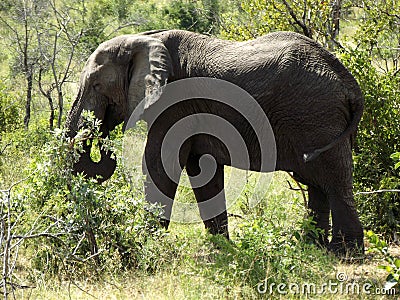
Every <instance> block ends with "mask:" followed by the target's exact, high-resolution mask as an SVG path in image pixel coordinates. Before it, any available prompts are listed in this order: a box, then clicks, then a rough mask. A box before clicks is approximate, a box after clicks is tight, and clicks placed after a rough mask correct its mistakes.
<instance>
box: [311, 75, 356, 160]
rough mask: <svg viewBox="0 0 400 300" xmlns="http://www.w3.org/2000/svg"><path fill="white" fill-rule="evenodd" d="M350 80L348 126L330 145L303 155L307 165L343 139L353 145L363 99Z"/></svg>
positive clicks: (354, 82) (354, 81)
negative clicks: (350, 116) (349, 118)
mask: <svg viewBox="0 0 400 300" xmlns="http://www.w3.org/2000/svg"><path fill="white" fill-rule="evenodd" d="M349 75H350V76H351V74H349ZM348 79H350V78H348ZM351 79H352V81H353V84H355V85H353V86H355V89H354V90H353V93H352V97H350V108H351V115H352V119H351V121H350V124H349V125H348V126H347V128H346V129H345V130H344V131H343V132H342V133H341V134H340V135H339V136H338V137H337V138H336V139H335V140H334V141H332V142H331V143H330V144H328V145H326V146H325V147H322V148H319V149H316V150H314V151H313V152H310V153H304V154H303V159H304V162H306V163H307V162H310V161H312V160H314V159H316V158H317V157H318V156H319V155H320V154H321V153H323V152H325V151H328V150H329V149H331V148H333V147H335V146H336V145H337V144H339V143H340V142H342V141H344V140H345V139H347V138H349V137H350V140H351V145H352V146H353V145H354V141H355V137H356V132H357V127H358V123H359V122H360V120H361V117H362V114H363V110H364V97H363V95H362V92H361V89H360V88H359V86H358V84H357V82H356V80H355V79H354V77H353V76H351ZM351 79H350V80H351Z"/></svg>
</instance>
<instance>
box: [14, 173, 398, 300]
mask: <svg viewBox="0 0 400 300" xmlns="http://www.w3.org/2000/svg"><path fill="white" fill-rule="evenodd" d="M287 180H291V179H290V178H289V177H288V176H287V175H286V174H285V173H281V172H277V173H275V175H274V176H273V179H272V183H271V186H270V187H269V189H268V192H267V199H268V202H267V203H265V202H260V203H259V204H258V206H257V207H255V208H253V209H251V210H249V211H248V212H247V213H246V214H243V212H242V210H241V208H240V207H241V203H242V204H243V202H245V200H246V197H248V195H247V196H246V193H248V192H249V191H248V190H246V189H245V190H244V191H242V194H241V201H240V203H237V204H236V205H233V206H232V208H231V212H234V213H235V215H238V214H239V213H241V217H238V216H235V217H231V218H230V234H231V237H232V241H231V242H228V241H226V240H225V239H224V238H222V237H213V236H210V235H209V234H207V233H206V232H205V230H204V228H203V225H202V224H201V223H200V224H199V223H197V224H180V223H172V224H171V226H170V229H169V233H168V235H167V236H166V237H165V240H164V241H163V242H162V243H161V244H160V245H153V247H160V251H162V252H160V253H162V255H160V257H159V258H158V261H157V262H158V264H157V267H156V268H155V269H152V270H150V271H149V270H147V271H146V270H127V271H121V272H115V271H114V270H112V269H110V270H108V271H106V272H104V274H102V275H100V276H99V275H96V274H93V276H92V277H90V278H89V277H88V278H85V279H84V280H83V279H81V280H79V281H75V282H71V281H68V280H65V279H64V280H60V279H59V280H57V279H51V280H49V279H46V280H45V279H43V278H42V277H40V276H37V277H36V278H35V280H34V283H33V285H34V286H35V288H30V289H25V290H18V291H17V292H16V296H17V299H57V300H61V299H96V298H97V299H259V298H274V299H280V298H282V299H291V298H292V299H298V298H307V297H311V298H317V299H337V297H338V296H339V297H340V298H341V299H354V298H356V299H367V298H369V297H371V296H370V295H368V294H366V293H362V292H360V293H359V294H354V293H350V294H346V293H345V292H343V293H342V294H340V293H339V294H337V293H336V294H333V293H329V292H325V293H322V294H318V291H319V290H318V288H320V287H322V286H323V285H324V284H329V283H332V284H337V285H338V287H339V286H340V281H339V280H338V279H337V276H338V274H341V273H343V274H345V275H343V276H345V277H346V278H347V280H346V281H344V284H348V283H355V284H357V285H359V286H360V287H361V288H362V286H363V285H364V284H369V285H371V291H372V290H373V291H375V289H378V288H380V287H382V286H383V283H384V278H385V273H384V271H382V270H380V269H378V268H377V266H378V265H379V264H381V263H382V262H381V261H379V259H378V258H377V257H375V258H369V259H367V260H366V261H365V262H364V263H363V264H360V263H354V264H349V263H344V262H340V261H339V260H338V259H337V258H336V257H334V256H333V255H332V254H329V253H327V252H326V251H325V250H323V249H320V248H318V247H316V246H315V245H312V244H309V243H307V242H306V241H305V240H303V239H302V238H301V237H300V238H299V235H297V234H295V233H296V232H297V233H300V234H303V233H304V231H306V230H307V228H308V226H309V224H308V223H307V222H304V221H302V220H303V217H304V214H305V212H306V211H305V209H304V204H303V199H302V195H301V193H300V192H296V191H292V190H290V189H288V185H287V182H286V181H287ZM250 181H251V179H250ZM249 185H250V186H251V183H249V181H248V183H247V185H246V187H248V186H249ZM187 193H188V191H186V190H180V196H179V197H189V198H190V197H191V196H190V195H188V194H187ZM181 200H182V201H184V200H183V199H181ZM245 208H246V207H245ZM395 250H396V249H393V251H395ZM397 254H398V253H397ZM144 259H145V258H144ZM264 280H266V282H267V284H268V286H269V288H271V286H272V287H273V288H272V289H273V290H274V293H273V294H272V295H270V294H269V289H267V292H266V294H260V293H259V292H258V291H257V287H259V288H260V289H261V290H262V288H264V287H265V285H264V282H265V281H264ZM279 284H285V285H286V288H284V289H285V290H286V291H287V290H288V287H289V285H292V286H293V288H295V287H296V286H298V287H299V288H300V289H301V288H302V286H304V285H306V286H308V285H310V284H311V285H315V287H316V288H317V290H316V292H315V293H311V294H310V295H308V296H307V295H306V294H291V293H290V294H287V295H283V294H280V293H279V292H277V286H278V285H279ZM374 297H375V299H380V298H384V297H385V296H374Z"/></svg>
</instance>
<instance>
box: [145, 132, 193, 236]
mask: <svg viewBox="0 0 400 300" xmlns="http://www.w3.org/2000/svg"><path fill="white" fill-rule="evenodd" d="M160 141H162V139H160V138H159V137H157V136H155V137H153V136H152V135H151V134H149V136H148V139H147V144H146V148H145V153H144V157H143V173H144V175H145V177H146V178H145V183H144V187H145V195H146V200H147V201H148V202H150V203H153V204H160V205H161V207H162V208H163V214H162V217H161V220H160V223H161V225H162V226H164V227H165V228H168V226H169V223H170V219H171V212H172V204H173V201H174V198H175V193H176V190H177V187H178V183H179V178H180V175H181V172H182V168H183V166H184V162H186V158H187V155H188V150H186V149H188V146H186V145H184V147H183V148H182V149H181V151H180V159H179V160H180V161H178V160H177V159H176V157H178V155H176V151H177V150H176V149H170V150H168V149H167V150H166V152H164V156H163V155H161V142H160ZM178 150H179V149H178ZM173 158H175V159H173Z"/></svg>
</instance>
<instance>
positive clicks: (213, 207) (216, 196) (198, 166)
mask: <svg viewBox="0 0 400 300" xmlns="http://www.w3.org/2000/svg"><path fill="white" fill-rule="evenodd" d="M205 170H215V172H214V173H213V174H208V173H207V172H206V171H205ZM186 171H187V174H188V175H189V178H190V183H191V185H192V188H193V191H194V194H195V196H196V200H197V203H198V206H199V210H200V216H201V218H202V220H203V222H204V225H205V227H206V229H207V230H209V232H210V233H211V234H222V235H224V236H225V237H227V238H229V233H228V216H227V212H226V201H225V191H224V166H223V165H221V164H217V163H216V162H215V160H214V159H213V158H212V157H211V156H210V155H204V156H203V157H202V158H201V162H200V156H199V155H189V158H188V160H187V163H186ZM206 173H207V174H206ZM207 177H208V178H207Z"/></svg>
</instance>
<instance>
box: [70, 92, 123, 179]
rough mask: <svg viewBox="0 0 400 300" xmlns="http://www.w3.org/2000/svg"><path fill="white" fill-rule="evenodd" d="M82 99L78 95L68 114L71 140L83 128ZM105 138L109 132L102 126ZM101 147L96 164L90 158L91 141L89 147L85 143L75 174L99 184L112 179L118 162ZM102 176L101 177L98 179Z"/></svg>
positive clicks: (74, 167)
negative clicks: (82, 175)
mask: <svg viewBox="0 0 400 300" xmlns="http://www.w3.org/2000/svg"><path fill="white" fill-rule="evenodd" d="M82 102H83V101H82V98H81V97H80V93H79V94H78V97H77V99H76V100H75V101H74V103H73V105H72V108H71V110H70V112H69V113H68V116H67V120H66V123H65V126H66V129H67V135H68V137H70V138H74V137H75V136H76V134H77V132H78V129H79V127H80V126H81V124H82V122H81V114H82V110H83V103H82ZM101 129H102V132H103V137H106V136H107V135H108V130H107V129H106V128H105V126H104V125H103V126H102V128H101ZM99 146H100V154H101V159H100V161H99V162H94V161H93V160H92V159H91V157H90V150H91V147H92V142H91V141H90V143H89V145H88V144H87V143H86V142H85V143H84V147H83V149H84V152H83V153H81V156H80V158H79V160H78V161H77V162H76V163H75V164H74V166H73V172H74V173H75V174H77V173H83V174H85V175H86V176H87V177H90V178H96V177H97V181H98V182H103V181H105V180H107V179H109V178H110V177H111V175H112V174H113V173H114V171H115V168H116V165H117V163H116V160H115V159H114V158H112V152H111V151H107V152H106V151H105V150H103V149H101V145H99ZM98 176H100V177H98Z"/></svg>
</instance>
